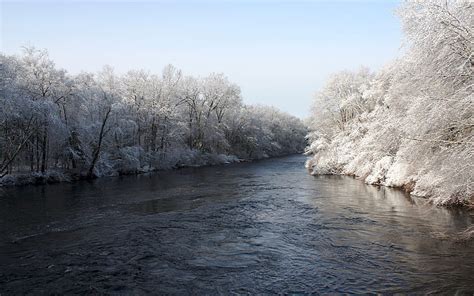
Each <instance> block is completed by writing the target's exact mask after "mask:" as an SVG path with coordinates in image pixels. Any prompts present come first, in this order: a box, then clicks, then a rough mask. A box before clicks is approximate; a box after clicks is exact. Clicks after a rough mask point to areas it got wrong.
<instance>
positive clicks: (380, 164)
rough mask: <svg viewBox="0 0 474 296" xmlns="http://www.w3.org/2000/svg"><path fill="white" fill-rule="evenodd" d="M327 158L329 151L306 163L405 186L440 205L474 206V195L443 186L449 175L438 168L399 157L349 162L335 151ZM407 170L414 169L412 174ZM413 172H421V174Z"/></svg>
mask: <svg viewBox="0 0 474 296" xmlns="http://www.w3.org/2000/svg"><path fill="white" fill-rule="evenodd" d="M327 158H328V155H326V154H320V155H316V156H313V157H312V158H310V159H308V160H307V161H306V163H305V167H306V168H307V169H308V171H309V173H310V174H311V175H344V176H351V177H354V178H356V179H358V180H361V181H362V182H364V183H365V184H367V185H374V186H384V187H389V188H396V189H399V190H402V191H404V192H406V193H408V194H410V196H413V197H417V198H424V199H427V200H428V201H429V202H430V203H432V204H434V205H437V206H445V207H459V206H460V207H465V208H470V209H474V196H470V197H469V196H468V195H467V193H465V192H457V193H453V192H452V190H451V191H449V190H448V188H442V187H441V186H443V182H444V183H445V182H446V176H438V177H436V174H435V173H436V172H434V171H432V170H428V168H424V169H418V170H415V169H414V168H410V167H409V166H407V165H406V164H405V166H403V165H401V164H400V163H395V160H394V159H393V158H389V157H384V158H382V159H381V160H379V161H375V162H371V161H370V159H363V160H362V159H361V158H360V157H357V158H356V159H355V160H352V161H350V162H348V163H336V162H334V161H333V160H334V159H335V157H334V156H333V155H331V160H332V161H328V159H327ZM355 161H358V162H359V163H358V164H359V165H356V164H355V163H354V162H355ZM361 172H362V173H361ZM407 172H412V174H408V173H407ZM413 172H418V174H417V173H413ZM430 178H431V179H430Z"/></svg>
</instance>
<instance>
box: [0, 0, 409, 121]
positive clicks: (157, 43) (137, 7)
mask: <svg viewBox="0 0 474 296" xmlns="http://www.w3.org/2000/svg"><path fill="white" fill-rule="evenodd" d="M0 2H1V3H0V5H1V6H0V9H1V21H0V25H1V28H0V29H1V40H0V49H1V51H2V52H3V53H5V54H19V53H20V52H21V47H22V46H25V45H33V46H35V47H37V48H41V49H43V48H44V49H47V50H48V51H49V54H50V57H51V58H52V59H53V60H54V61H55V62H56V65H57V66H58V67H60V68H64V69H66V70H67V71H68V72H69V73H72V74H76V73H79V72H81V71H92V72H94V71H98V70H100V69H101V68H102V66H103V65H106V64H107V65H111V66H113V67H114V69H115V70H116V71H117V72H118V73H125V72H126V71H128V70H131V69H145V70H148V71H150V72H153V73H159V72H161V70H162V69H163V67H164V66H166V65H168V64H173V65H174V66H175V67H177V68H180V69H181V70H183V72H184V74H190V75H196V76H206V75H208V74H209V73H212V72H216V73H224V74H225V75H226V76H227V77H228V78H229V80H231V81H232V82H234V83H237V84H238V85H239V86H240V87H241V89H242V96H243V99H244V102H245V103H249V104H265V105H273V106H275V107H278V108H280V109H281V110H283V111H286V112H289V113H291V114H293V115H296V116H299V117H301V118H304V117H306V116H308V115H309V108H310V104H311V100H312V97H313V95H314V93H315V92H316V91H318V90H319V89H321V87H322V86H323V85H324V81H325V80H326V79H327V78H328V77H329V75H330V74H332V73H334V72H337V71H341V70H357V69H358V68H359V67H360V66H367V67H369V68H371V69H373V70H377V69H379V68H380V67H381V66H383V65H384V64H385V63H387V62H388V61H390V60H391V59H393V58H394V57H396V56H397V55H399V53H400V52H401V49H400V44H401V28H400V24H399V21H398V18H397V17H396V15H395V13H394V10H395V8H396V7H397V6H398V3H397V2H395V1H365V2H362V1H307V0H306V1H301V0H300V1H298V0H297V1H289V0H288V1H271V0H255V1H250V0H244V1H236V0H235V1H229V0H228V1H225V0H224V1H217V0H207V1H204V0H202V1H199V0H194V1H190V0H188V1H184V0H183V1H151V0H147V1H142V2H132V1H123V0H122V1H112V0H106V1H104V0H103V1H99V2H91V1H87V2H86V1H77V0H75V1H70V2H65V1H63V2H42V1H32V0H31V1H28V0H26V1H25V0H23V1H13V2H8V1H4V0H0Z"/></svg>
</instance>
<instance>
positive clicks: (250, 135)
mask: <svg viewBox="0 0 474 296" xmlns="http://www.w3.org/2000/svg"><path fill="white" fill-rule="evenodd" d="M307 132H308V130H307V128H306V127H305V125H304V124H303V123H302V121H301V120H300V119H298V118H296V117H294V116H291V115H289V114H286V113H283V112H281V111H279V110H277V109H276V108H273V107H267V106H250V105H245V104H244V103H243V102H242V97H241V92H240V88H239V87H238V86H237V85H236V84H234V83H232V82H230V81H229V80H228V78H227V77H226V76H224V75H223V74H215V73H213V74H210V75H208V76H207V77H192V76H187V75H184V74H183V73H182V72H181V71H180V70H178V69H176V68H174V67H173V66H171V65H169V66H166V67H165V68H164V69H163V71H162V73H161V74H152V73H149V72H147V71H144V70H133V71H129V72H127V73H125V74H123V75H118V74H116V73H114V70H113V68H112V67H110V66H105V67H103V69H102V70H101V71H100V72H99V73H80V74H78V75H70V74H68V73H67V72H66V71H65V70H63V69H58V68H57V67H56V66H55V64H54V62H53V61H52V60H51V58H50V57H49V55H48V52H47V51H46V50H39V49H36V48H34V47H25V48H24V49H23V54H22V55H21V56H8V55H0V184H3V185H8V184H29V183H46V182H57V181H62V180H73V179H82V178H95V177H100V176H113V175H122V174H134V173H140V172H149V171H154V170H160V169H170V168H178V167H184V166H203V165H212V164H223V163H229V162H236V161H240V160H253V159H261V158H267V157H272V156H280V155H285V154H291V153H296V152H302V151H303V150H304V147H305V145H306V141H305V138H304V137H305V134H306V133H307Z"/></svg>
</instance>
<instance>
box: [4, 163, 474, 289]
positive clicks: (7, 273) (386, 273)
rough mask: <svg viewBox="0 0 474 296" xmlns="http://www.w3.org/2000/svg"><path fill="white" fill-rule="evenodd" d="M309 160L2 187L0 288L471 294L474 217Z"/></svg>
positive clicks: (473, 265)
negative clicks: (325, 172)
mask: <svg viewBox="0 0 474 296" xmlns="http://www.w3.org/2000/svg"><path fill="white" fill-rule="evenodd" d="M305 159H306V158H305V157H304V156H300V155H295V156H288V157H282V158H274V159H269V160H264V161H257V162H253V163H240V164H232V165H226V166H218V167H205V168H188V169H181V170H176V171H164V172H159V173H154V174H149V175H139V176H126V177H114V178H103V179H99V180H95V181H91V182H88V181H81V182H75V183H63V184H55V185H47V186H27V187H21V188H4V189H1V190H2V191H1V193H0V223H1V224H0V231H1V232H0V235H1V237H0V252H1V253H0V260H1V261H0V263H1V265H0V294H1V295H10V294H25V293H31V294H46V293H47V294H50V293H59V294H65V293H80V294H84V293H91V294H101V293H111V294H232V293H234V294H274V293H279V294H310V293H344V292H347V293H365V292H374V291H375V292H381V293H396V292H401V293H423V294H425V293H430V292H431V293H448V294H452V293H455V292H458V293H460V294H463V293H466V294H472V293H474V242H473V240H472V239H471V240H465V239H462V235H460V234H461V233H462V232H463V231H464V230H466V229H468V228H469V227H472V225H473V222H474V216H473V214H472V213H470V212H468V211H466V210H462V209H446V208H437V207H434V206H431V205H429V204H427V203H426V202H425V201H424V200H422V199H412V198H410V197H408V196H406V195H405V194H404V193H402V192H401V191H398V190H394V189H390V188H383V187H375V186H367V185H365V184H364V183H363V182H361V181H359V180H355V179H353V178H350V177H341V176H319V177H315V176H311V175H309V174H308V173H307V171H306V170H305V168H304V161H305Z"/></svg>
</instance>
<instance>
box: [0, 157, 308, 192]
mask: <svg viewBox="0 0 474 296" xmlns="http://www.w3.org/2000/svg"><path fill="white" fill-rule="evenodd" d="M301 153H302V152H295V153H289V154H282V155H274V156H269V155H267V154H263V155H260V156H259V157H254V158H239V157H237V156H236V155H226V154H211V153H194V154H190V156H189V157H188V158H186V159H180V160H179V161H175V162H174V163H170V162H169V161H168V162H163V164H162V165H161V166H157V167H150V166H149V165H145V166H138V167H136V168H134V169H131V170H115V171H109V172H108V173H105V174H102V175H93V176H89V175H88V174H87V173H86V172H85V171H82V172H78V171H67V170H60V169H55V170H50V171H46V172H44V173H41V172H24V173H15V174H9V175H5V176H4V177H2V178H0V187H12V186H26V185H47V184H56V183H61V182H75V181H80V180H91V179H97V178H103V177H117V176H126V175H140V174H147V173H154V172H160V171H168V170H177V169H182V168H200V167H207V166H218V165H226V164H232V163H239V162H252V161H256V160H262V159H268V158H275V157H284V156H288V155H292V154H301Z"/></svg>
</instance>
